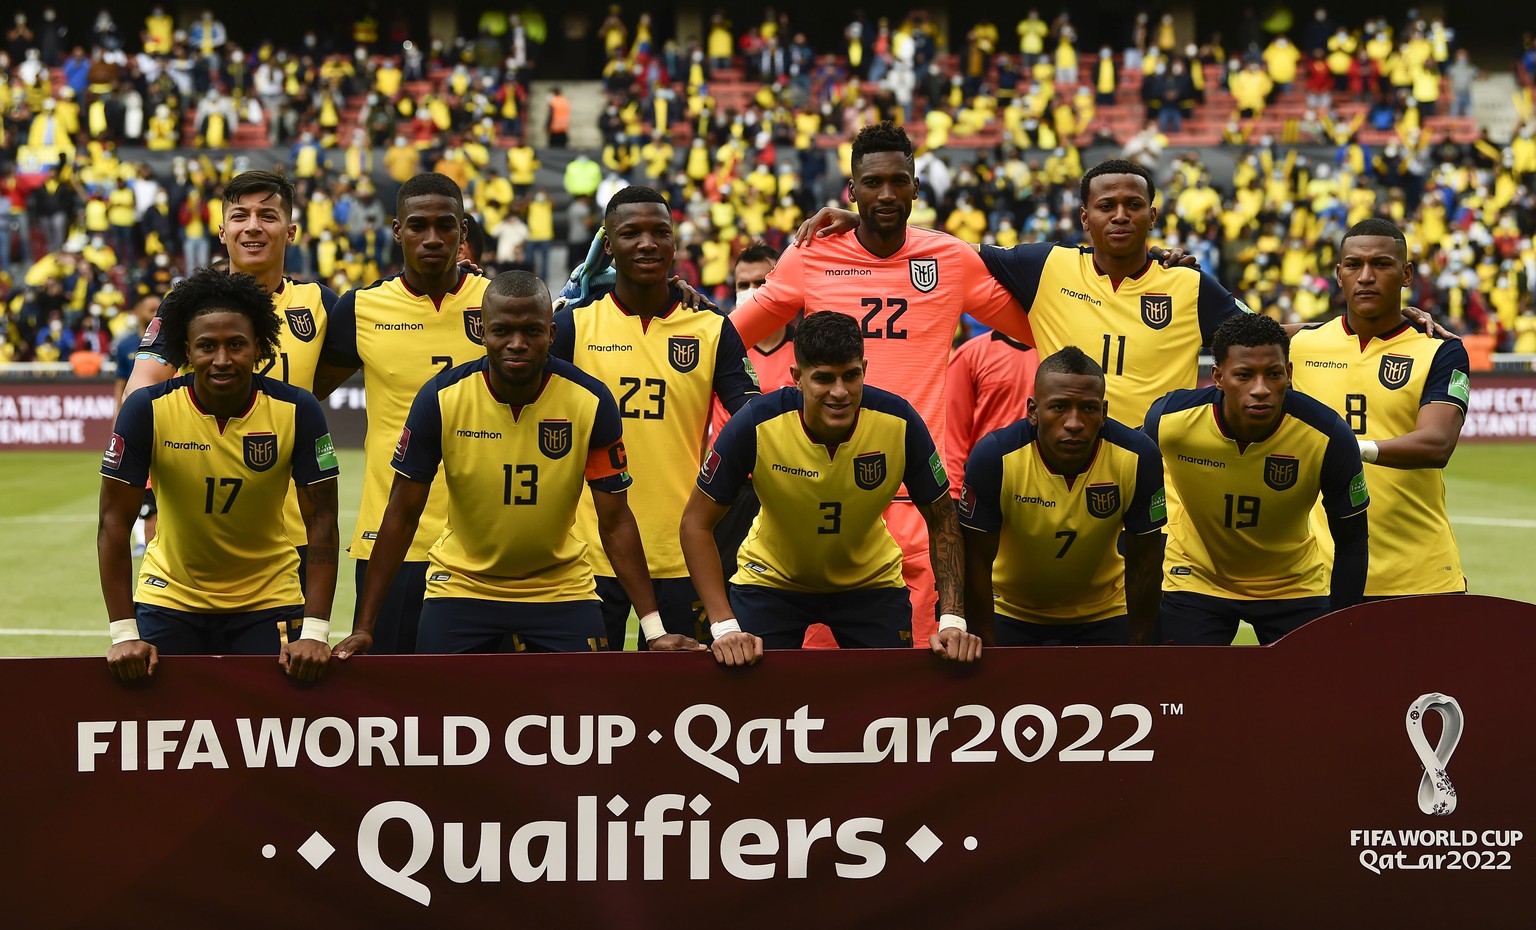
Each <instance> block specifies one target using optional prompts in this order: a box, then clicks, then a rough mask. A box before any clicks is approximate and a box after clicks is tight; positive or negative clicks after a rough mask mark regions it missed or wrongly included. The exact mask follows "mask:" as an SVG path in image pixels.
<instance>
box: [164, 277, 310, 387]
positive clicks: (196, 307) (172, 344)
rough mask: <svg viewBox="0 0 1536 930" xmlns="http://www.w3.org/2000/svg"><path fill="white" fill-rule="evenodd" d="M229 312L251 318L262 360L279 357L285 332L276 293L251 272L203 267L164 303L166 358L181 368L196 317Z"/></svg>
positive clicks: (178, 286)
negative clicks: (275, 307) (274, 305)
mask: <svg viewBox="0 0 1536 930" xmlns="http://www.w3.org/2000/svg"><path fill="white" fill-rule="evenodd" d="M221 311H228V312H231V313H239V314H241V315H243V316H245V317H247V318H248V319H250V321H251V327H252V329H254V330H255V332H256V345H257V348H258V350H259V354H258V356H257V360H258V361H265V360H267V359H269V358H276V357H277V349H278V340H279V338H280V336H281V333H282V328H281V324H279V323H278V320H277V314H275V313H273V312H272V295H271V294H268V293H267V292H266V291H264V290H262V289H261V285H260V284H258V283H257V282H256V279H255V278H253V277H251V276H250V275H248V274H241V273H238V272H237V273H234V274H230V273H226V272H223V271H218V270H217V269H214V268H200V269H198V270H197V271H195V272H193V273H192V274H191V276H189V277H187V278H186V279H184V280H183V281H182V282H181V283H179V284H177V285H176V286H175V287H173V288H171V292H170V293H169V294H166V295H165V300H163V301H161V303H160V334H161V336H163V337H164V340H165V360H166V361H167V362H169V363H170V364H172V365H174V366H176V367H177V368H181V367H183V366H185V365H186V364H187V330H188V329H189V328H190V327H191V325H192V320H193V319H195V318H196V317H200V316H202V315H203V314H205V313H219V312H221Z"/></svg>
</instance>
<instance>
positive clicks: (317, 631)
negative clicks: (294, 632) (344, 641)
mask: <svg viewBox="0 0 1536 930" xmlns="http://www.w3.org/2000/svg"><path fill="white" fill-rule="evenodd" d="M299 639H312V640H314V641H315V642H317V643H324V644H325V645H327V646H329V645H330V644H331V621H329V620H321V619H320V618H319V617H305V618H304V629H302V630H300V631H299Z"/></svg>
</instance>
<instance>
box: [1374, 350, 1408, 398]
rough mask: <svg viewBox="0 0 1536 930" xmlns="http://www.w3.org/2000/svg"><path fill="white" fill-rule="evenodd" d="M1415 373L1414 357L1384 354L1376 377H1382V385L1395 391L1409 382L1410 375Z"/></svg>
mask: <svg viewBox="0 0 1536 930" xmlns="http://www.w3.org/2000/svg"><path fill="white" fill-rule="evenodd" d="M1412 374H1413V357H1412V356H1408V355H1383V356H1382V357H1381V368H1379V369H1377V371H1376V377H1378V378H1380V379H1381V386H1382V387H1384V388H1386V389H1387V390H1389V391H1395V390H1397V389H1398V388H1400V387H1402V386H1403V385H1405V384H1407V383H1408V377H1409V376H1410V375H1412Z"/></svg>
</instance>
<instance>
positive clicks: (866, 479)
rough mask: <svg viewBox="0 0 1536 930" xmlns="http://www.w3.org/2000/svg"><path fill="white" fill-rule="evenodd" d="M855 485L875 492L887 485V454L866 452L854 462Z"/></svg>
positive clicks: (855, 458)
mask: <svg viewBox="0 0 1536 930" xmlns="http://www.w3.org/2000/svg"><path fill="white" fill-rule="evenodd" d="M853 483H854V484H856V485H858V486H859V487H861V488H863V489H864V490H866V491H873V490H874V489H875V488H878V487H879V486H880V485H882V484H884V483H885V453H884V452H866V453H864V454H863V455H860V456H855V457H854V460H853Z"/></svg>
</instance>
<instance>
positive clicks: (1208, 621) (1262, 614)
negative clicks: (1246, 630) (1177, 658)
mask: <svg viewBox="0 0 1536 930" xmlns="http://www.w3.org/2000/svg"><path fill="white" fill-rule="evenodd" d="M1328 611H1329V602H1328V598H1326V597H1297V598H1291V599H1288V600H1283V601H1240V600H1237V599H1235V598H1228V597H1212V596H1211V595H1209V594H1196V593H1194V592H1192V591H1164V592H1163V605H1162V607H1160V608H1159V609H1158V611H1157V626H1158V632H1157V637H1156V640H1155V641H1156V642H1160V643H1165V644H1168V645H1173V646H1230V645H1231V644H1232V639H1233V637H1235V636H1237V623H1238V621H1239V620H1247V621H1248V622H1249V623H1250V624H1252V625H1253V631H1254V632H1255V633H1256V634H1258V637H1259V642H1260V643H1262V644H1264V645H1268V644H1269V643H1272V642H1274V641H1275V640H1277V639H1279V638H1280V637H1282V636H1284V635H1285V634H1287V633H1289V632H1291V631H1292V630H1294V629H1296V628H1297V627H1300V626H1301V625H1303V624H1305V623H1309V622H1311V621H1313V620H1316V619H1317V618H1318V617H1321V616H1322V615H1323V614H1326V613H1328Z"/></svg>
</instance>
